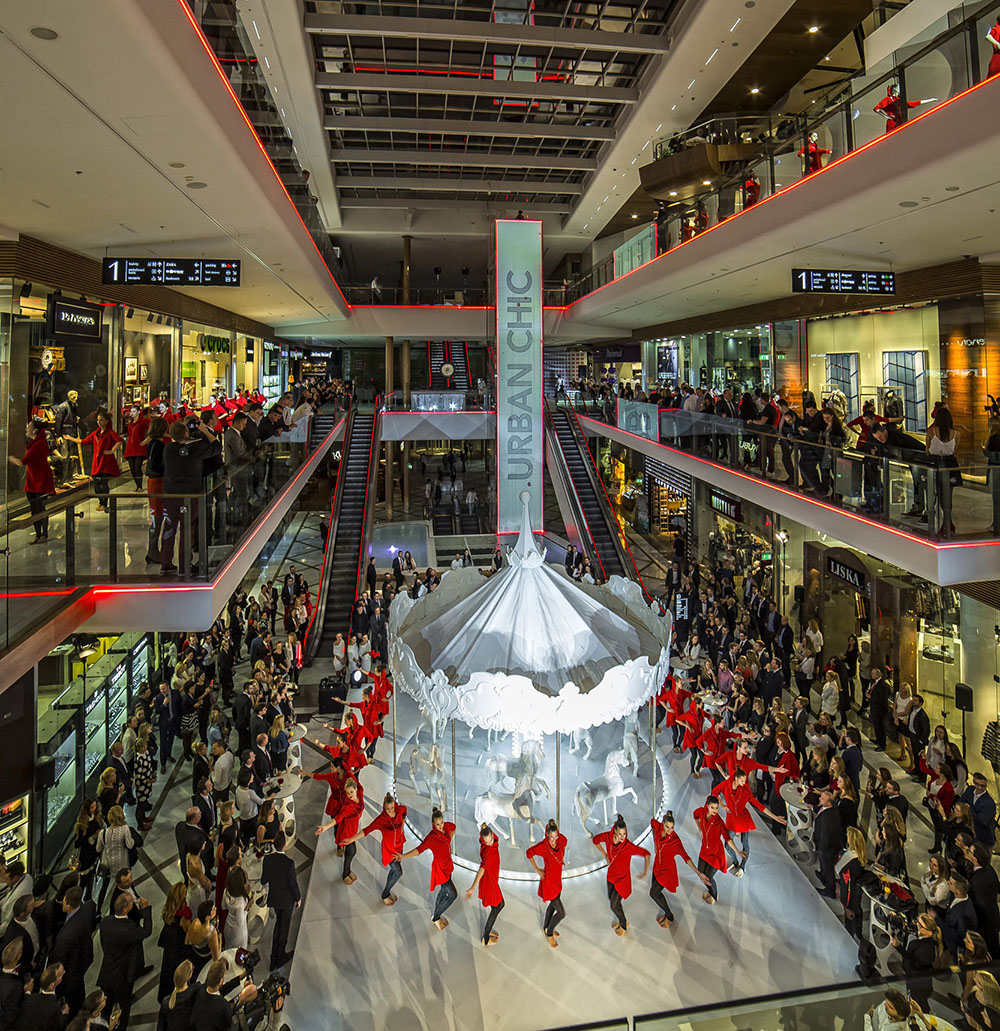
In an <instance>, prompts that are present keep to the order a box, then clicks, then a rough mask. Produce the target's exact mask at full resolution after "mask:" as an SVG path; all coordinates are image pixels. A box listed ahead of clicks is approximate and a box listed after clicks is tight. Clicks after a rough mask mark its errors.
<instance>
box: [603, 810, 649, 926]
mask: <svg viewBox="0 0 1000 1031" xmlns="http://www.w3.org/2000/svg"><path fill="white" fill-rule="evenodd" d="M592 840H593V842H594V847H595V848H596V849H597V851H598V852H600V853H601V855H602V856H604V858H605V859H606V860H607V861H608V904H609V905H610V906H611V912H612V913H613V914H614V916H615V921H614V923H613V924H612V925H611V927H612V929H613V930H614V932H615V934H617V935H618V936H619V937H621V936H622V935H623V934H624V933H625V932H626V931H627V930H628V921H627V920H626V919H625V910H624V908H623V907H622V903H623V902H624V901H625V899H627V898H628V897H629V895H631V894H632V857H633V856H642V858H643V867H642V873H641V874H639V876H640V877H645V876H646V873H647V872H648V871H649V853H648V852H647V851H646V849H644V848H640V846H638V845H636V844H635V843H634V842H631V841H629V839H628V828H627V827H626V826H625V820H624V818H623V817H622V814H621V813H619V814H618V818H617V819H616V820H615V824H614V826H613V827H612V828H611V830H609V831H605V832H604V833H603V834H597V835H595V836H594V838H593V839H592Z"/></svg>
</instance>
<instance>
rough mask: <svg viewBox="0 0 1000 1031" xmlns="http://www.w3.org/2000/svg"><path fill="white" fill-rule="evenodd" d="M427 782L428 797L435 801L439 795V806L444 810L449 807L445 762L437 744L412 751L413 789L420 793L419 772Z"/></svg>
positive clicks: (411, 774)
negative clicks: (418, 785) (435, 797)
mask: <svg viewBox="0 0 1000 1031" xmlns="http://www.w3.org/2000/svg"><path fill="white" fill-rule="evenodd" d="M418 773H419V774H420V776H421V777H423V778H424V780H425V781H426V782H427V797H428V798H430V800H431V801H432V802H433V801H434V796H435V794H436V795H437V807H438V809H440V810H441V811H442V812H444V810H445V809H447V808H448V789H447V778H446V777H445V772H444V762H443V761H442V760H441V751H440V749H439V748H438V746H437V745H431V746H430V747H429V748H426V749H424V748H420V747H417V748H414V749H413V751H412V752H410V783H412V784H413V790H414V792H415V793H416V794H420V789H419V788H418V787H417V774H418Z"/></svg>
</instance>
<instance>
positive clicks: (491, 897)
mask: <svg viewBox="0 0 1000 1031" xmlns="http://www.w3.org/2000/svg"><path fill="white" fill-rule="evenodd" d="M479 866H480V869H481V870H482V871H483V876H482V877H480V878H479V901H480V902H482V904H483V905H484V906H485V907H486V908H487V909H491V908H492V907H493V906H499V905H502V904H503V892H502V891H501V890H500V842H499V841H498V840H497V838H496V836H494V838H493V844H492V845H487V844H486V842H485V841H483V840H482V839H480V842H479Z"/></svg>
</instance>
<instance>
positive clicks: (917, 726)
mask: <svg viewBox="0 0 1000 1031" xmlns="http://www.w3.org/2000/svg"><path fill="white" fill-rule="evenodd" d="M900 729H901V730H902V731H903V732H904V733H905V734H906V736H907V737H908V738H909V739H910V751H911V752H912V753H913V766H912V767H911V768H910V769H909V770H908V771H907V772H908V773H912V774H913V776H915V777H916V778H917V779H918V780H920V781H921V782H922V781H923V779H924V775H923V774H922V773H921V772H920V756H921V755H922V754H923V751H924V749H925V748H926V747H927V742H928V741H930V739H931V721H930V719H929V718H928V716H927V713H926V711H925V710H924V699H923V696H922V695H914V696H913V704H912V706H911V707H910V715H909V718H908V719H907V721H906V724H905V725H904V726H903V727H901V728H900Z"/></svg>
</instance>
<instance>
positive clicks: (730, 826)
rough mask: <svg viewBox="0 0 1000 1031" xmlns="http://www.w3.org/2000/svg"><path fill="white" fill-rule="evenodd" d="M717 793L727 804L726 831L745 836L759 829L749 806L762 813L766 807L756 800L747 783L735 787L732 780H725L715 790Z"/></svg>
mask: <svg viewBox="0 0 1000 1031" xmlns="http://www.w3.org/2000/svg"><path fill="white" fill-rule="evenodd" d="M715 793H716V795H721V796H722V801H724V802H725V804H726V830H728V831H729V832H730V833H731V834H743V833H745V832H746V831H754V830H756V829H757V824H755V823H754V822H753V817H752V816H751V815H750V810H749V809H748V808H747V806H751V805H752V806H753V807H754V809H757V810H759V811H760V812H763V811H764V806H763V805H762V804H761V803H760V802H758V801H757V799H756V798H754V795H753V792H752V791H751V790H750V789H749V788H748V787H747V786H746V784H745V783H744V784H741V785H740V786H739V787H735V786H734V785H733V782H732V781H731V780H724V781H723V782H722V783H721V784H720V785H719V786H718V787H717V788H716V789H715Z"/></svg>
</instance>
